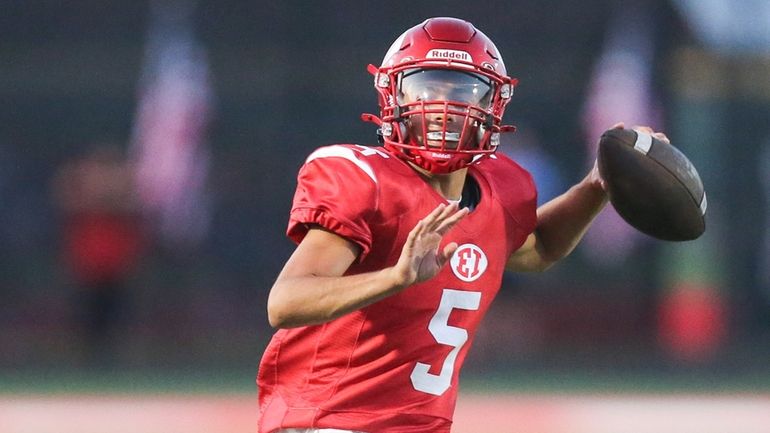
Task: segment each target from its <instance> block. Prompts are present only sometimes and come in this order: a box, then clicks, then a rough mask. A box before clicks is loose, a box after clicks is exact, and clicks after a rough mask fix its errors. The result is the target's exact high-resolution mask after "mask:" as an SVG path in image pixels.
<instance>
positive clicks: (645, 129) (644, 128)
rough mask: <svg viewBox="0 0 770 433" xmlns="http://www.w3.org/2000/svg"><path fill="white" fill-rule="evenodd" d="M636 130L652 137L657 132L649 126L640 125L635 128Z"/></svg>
mask: <svg viewBox="0 0 770 433" xmlns="http://www.w3.org/2000/svg"><path fill="white" fill-rule="evenodd" d="M634 130H635V131H640V132H644V133H645V134H650V135H652V133H653V132H655V131H653V130H652V128H650V127H649V126H639V125H637V126H634Z"/></svg>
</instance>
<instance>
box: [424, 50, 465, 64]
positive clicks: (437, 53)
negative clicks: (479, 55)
mask: <svg viewBox="0 0 770 433" xmlns="http://www.w3.org/2000/svg"><path fill="white" fill-rule="evenodd" d="M426 57H427V58H429V59H450V60H462V61H464V62H473V57H471V55H470V54H469V53H467V52H465V51H459V50H438V49H435V50H430V51H428V55H427V56H426Z"/></svg>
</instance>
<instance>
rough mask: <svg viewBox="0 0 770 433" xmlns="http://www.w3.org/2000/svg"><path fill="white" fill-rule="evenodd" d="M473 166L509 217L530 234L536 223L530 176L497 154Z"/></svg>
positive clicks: (533, 191) (534, 191)
mask: <svg viewBox="0 0 770 433" xmlns="http://www.w3.org/2000/svg"><path fill="white" fill-rule="evenodd" d="M473 167H474V170H476V171H477V173H479V174H480V176H481V177H483V178H484V180H485V181H486V182H487V184H488V185H489V188H490V190H491V193H492V194H493V196H494V198H495V199H496V200H497V201H498V202H499V203H500V204H501V205H502V206H503V208H504V209H505V211H506V212H507V213H508V214H509V216H510V217H511V218H513V219H514V220H515V221H516V223H517V224H518V225H520V226H522V227H523V228H525V229H526V230H527V231H529V232H531V231H533V230H534V229H535V225H536V223H537V215H536V212H537V188H536V186H535V181H534V179H533V178H532V174H530V173H529V172H528V171H527V170H526V169H525V168H524V167H522V166H521V165H519V164H518V163H516V162H515V161H513V160H512V159H511V158H509V157H507V156H505V155H503V154H497V153H496V154H493V155H490V156H489V157H487V158H484V159H483V160H481V161H479V162H478V163H476V164H474V165H473Z"/></svg>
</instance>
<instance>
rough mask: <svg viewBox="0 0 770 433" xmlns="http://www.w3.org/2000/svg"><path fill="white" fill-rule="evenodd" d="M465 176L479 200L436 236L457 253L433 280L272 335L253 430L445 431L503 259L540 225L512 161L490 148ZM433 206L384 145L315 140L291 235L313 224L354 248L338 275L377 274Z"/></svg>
mask: <svg viewBox="0 0 770 433" xmlns="http://www.w3.org/2000/svg"><path fill="white" fill-rule="evenodd" d="M468 175H469V176H472V177H473V179H474V180H475V181H476V183H477V184H478V187H479V190H480V197H481V198H480V200H479V202H478V204H477V205H476V207H475V209H474V210H473V211H472V212H471V213H470V214H468V215H467V216H466V217H465V218H464V219H463V220H461V221H460V222H459V223H458V224H457V225H456V226H455V227H454V228H452V230H451V231H450V232H449V233H447V234H446V235H445V236H444V239H443V243H444V244H446V243H448V242H457V244H458V245H459V248H458V249H457V251H456V252H455V254H454V255H453V257H452V258H451V260H450V262H449V263H447V265H446V266H445V267H444V268H443V269H442V270H441V271H440V272H439V274H438V275H436V276H435V277H434V278H432V279H430V280H428V281H425V282H422V283H420V284H415V285H412V286H410V287H408V288H406V289H405V290H403V291H402V292H400V293H398V294H396V295H393V296H390V297H388V298H385V299H383V300H381V301H379V302H377V303H375V304H372V305H370V306H368V307H365V308H363V309H361V310H358V311H355V312H353V313H350V314H347V315H345V316H342V317H340V318H337V319H335V320H332V321H330V322H327V323H324V324H321V325H314V326H306V327H300V328H293V329H281V330H279V331H278V332H276V334H275V335H274V336H273V339H272V340H271V342H270V344H269V345H268V347H267V349H266V351H265V353H264V355H263V358H262V362H261V364H260V368H259V376H258V380H257V381H258V385H259V391H260V396H259V400H260V421H259V423H260V430H259V431H260V432H263V433H269V432H272V431H273V430H276V429H279V428H290V427H305V428H311V427H312V428H324V427H326V428H339V429H349V430H356V431H364V432H370V433H396V432H398V433H403V432H431V433H436V432H449V429H450V426H451V424H452V414H453V412H454V408H455V402H456V399H457V389H458V377H459V372H460V368H461V366H462V364H463V361H464V360H465V356H466V354H467V353H468V349H469V347H470V345H471V343H472V341H473V337H474V335H475V333H476V330H477V328H478V326H479V323H480V322H481V319H482V317H483V316H484V314H485V313H486V311H487V310H488V308H489V306H490V304H491V302H492V299H493V298H494V297H495V295H496V294H497V291H498V289H499V288H500V284H501V280H502V276H503V271H504V269H505V264H506V262H507V260H508V258H509V256H510V255H511V253H513V252H514V251H516V250H517V249H518V248H519V247H520V246H521V245H522V244H523V243H524V241H525V239H526V238H527V236H528V235H529V234H530V233H532V231H533V230H534V228H535V223H536V214H535V211H536V192H535V187H534V184H533V182H532V178H531V176H530V175H529V173H528V172H526V171H525V170H524V169H523V168H521V167H520V166H519V165H518V164H516V163H514V162H513V161H511V160H510V159H508V158H507V157H505V156H504V155H492V156H491V157H489V158H485V159H482V160H481V161H479V162H477V163H474V164H472V165H471V166H470V167H469V170H468ZM440 203H447V202H446V200H445V199H444V198H443V197H441V196H440V195H439V194H438V193H437V192H436V191H434V190H433V189H432V188H431V187H430V186H429V185H428V184H427V183H426V182H425V181H424V180H423V179H422V178H421V177H420V176H419V175H418V174H417V172H415V170H413V169H412V168H411V167H410V166H408V165H407V164H406V163H405V162H403V161H402V160H400V159H399V158H398V157H396V156H394V155H392V154H390V153H388V152H387V151H386V150H385V149H383V148H379V147H376V148H372V147H364V146H358V145H336V146H328V147H322V148H320V149H318V150H316V151H315V152H314V153H312V154H311V155H310V156H309V157H308V159H307V161H306V162H305V165H304V166H303V167H302V168H301V170H300V172H299V176H298V185H297V190H296V193H295V196H294V203H293V208H292V210H291V215H290V220H289V228H288V231H287V234H288V236H289V237H290V238H291V239H292V240H294V241H296V242H300V241H301V240H302V238H303V236H304V235H305V234H306V233H307V230H308V225H309V224H318V225H321V226H323V227H325V228H326V229H328V230H331V231H333V232H335V233H336V234H338V235H340V236H343V237H345V238H347V239H349V240H350V241H352V242H355V243H356V244H358V245H359V246H360V247H361V251H362V252H361V254H360V256H359V258H358V260H357V261H356V262H355V263H354V264H353V265H351V267H350V268H349V269H348V271H347V273H346V274H358V273H363V272H369V271H375V270H380V269H383V268H385V267H388V266H393V265H394V264H395V263H396V262H397V260H398V257H399V256H400V254H401V248H402V246H403V245H404V242H405V241H406V237H407V235H408V233H409V232H410V230H411V229H412V228H413V227H414V226H415V224H417V222H418V221H419V220H420V219H422V218H424V217H425V216H426V215H427V214H428V213H430V211H432V210H433V209H434V208H435V207H436V206H438V205H439V204H440ZM441 248H443V245H442V246H441Z"/></svg>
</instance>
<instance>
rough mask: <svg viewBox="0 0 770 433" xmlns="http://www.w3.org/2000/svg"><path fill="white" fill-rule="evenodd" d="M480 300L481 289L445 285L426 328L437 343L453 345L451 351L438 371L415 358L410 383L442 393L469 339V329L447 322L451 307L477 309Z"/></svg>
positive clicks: (418, 388) (422, 388) (426, 389)
mask: <svg viewBox="0 0 770 433" xmlns="http://www.w3.org/2000/svg"><path fill="white" fill-rule="evenodd" d="M480 301H481V292H465V291H462V290H452V289H444V292H443V293H442V295H441V303H439V306H438V310H437V311H436V314H434V315H433V318H432V319H431V320H430V324H429V325H428V330H429V331H430V333H431V335H433V338H435V339H436V342H437V343H439V344H445V345H447V346H452V351H450V352H449V355H448V356H447V357H446V359H445V360H444V364H443V365H442V366H441V373H439V374H438V375H435V374H432V373H428V370H430V365H429V364H424V363H422V362H418V363H417V365H415V366H414V370H412V375H411V376H410V377H411V379H412V386H414V389H416V390H417V391H422V392H426V393H428V394H433V395H441V394H443V393H444V392H445V391H446V390H447V389H449V385H450V384H451V382H452V373H454V369H455V359H457V354H458V353H459V352H460V348H462V347H463V345H464V344H465V342H467V341H468V331H466V330H465V329H463V328H458V327H456V326H449V324H448V321H449V314H450V313H452V310H453V309H455V308H459V309H462V310H478V309H479V302H480Z"/></svg>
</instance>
